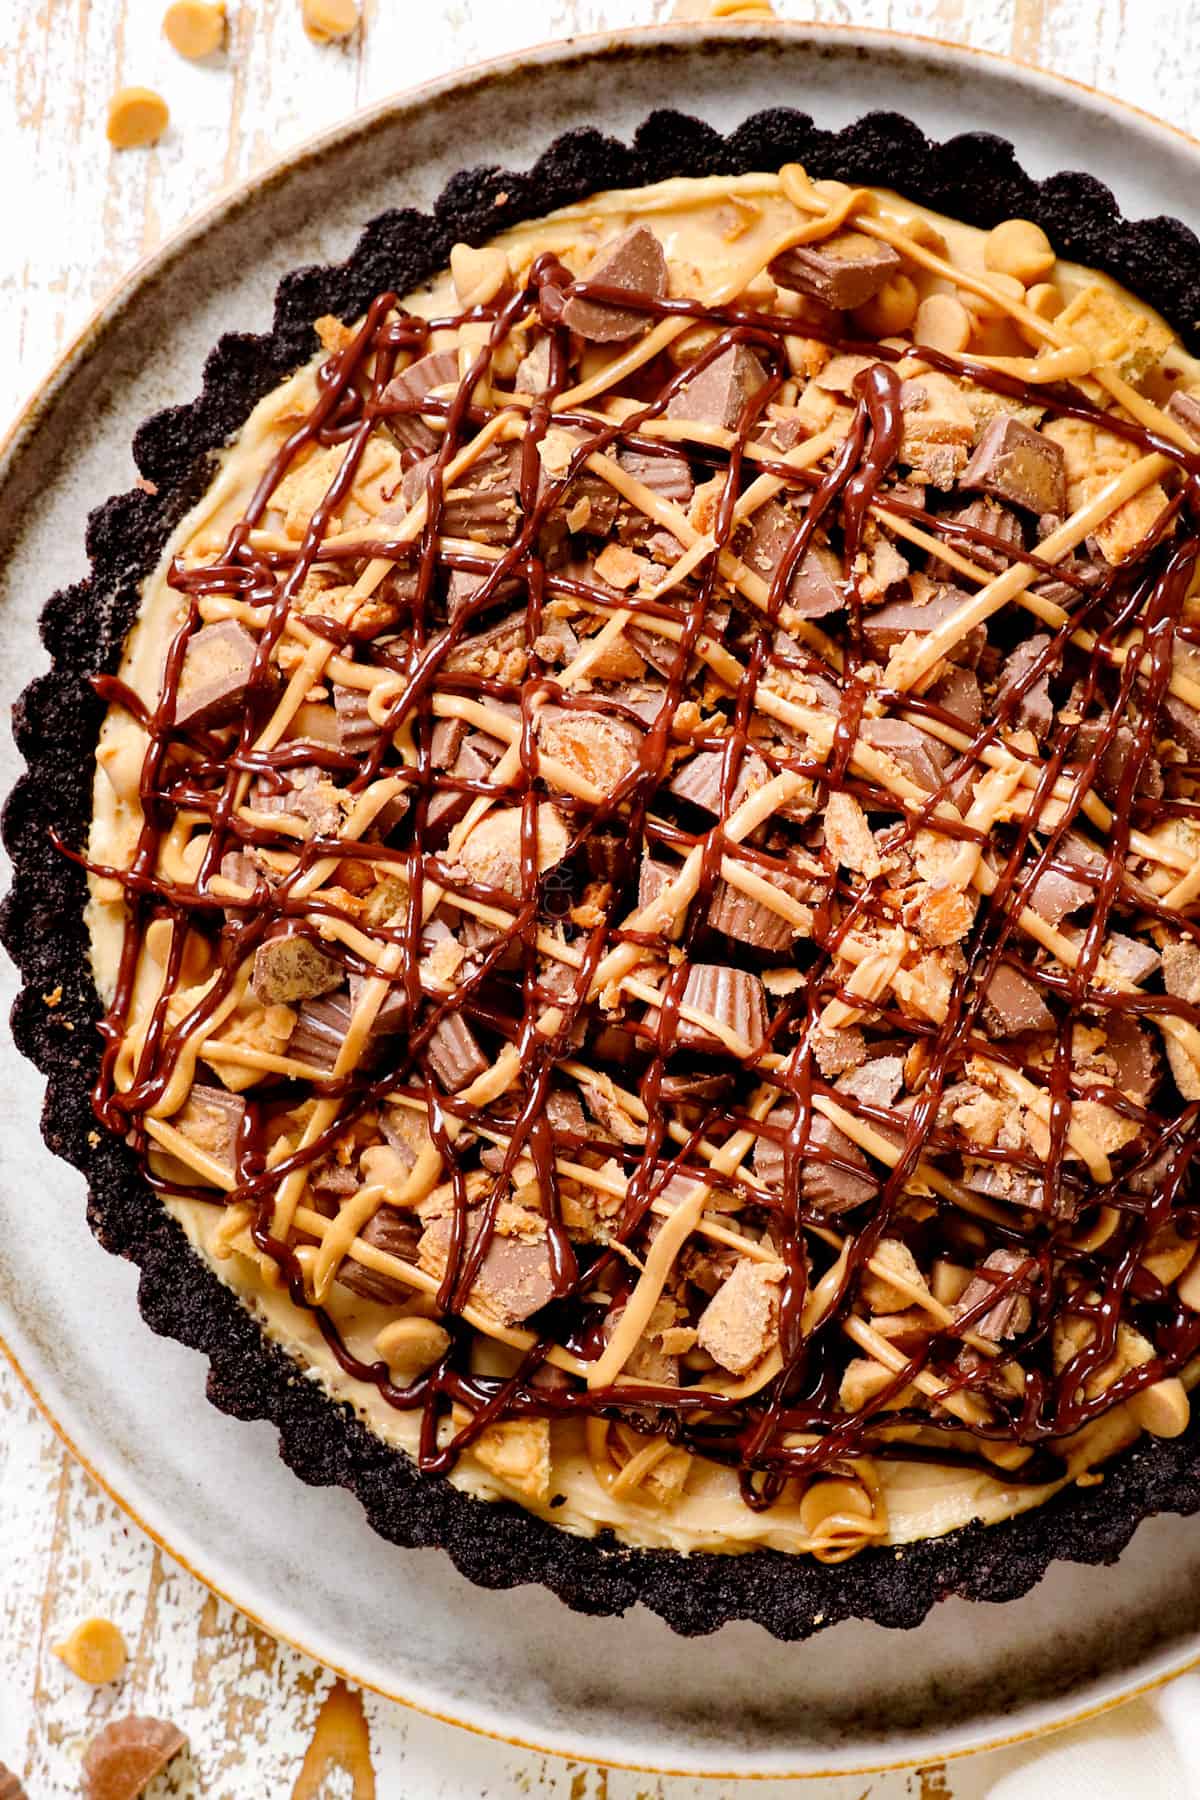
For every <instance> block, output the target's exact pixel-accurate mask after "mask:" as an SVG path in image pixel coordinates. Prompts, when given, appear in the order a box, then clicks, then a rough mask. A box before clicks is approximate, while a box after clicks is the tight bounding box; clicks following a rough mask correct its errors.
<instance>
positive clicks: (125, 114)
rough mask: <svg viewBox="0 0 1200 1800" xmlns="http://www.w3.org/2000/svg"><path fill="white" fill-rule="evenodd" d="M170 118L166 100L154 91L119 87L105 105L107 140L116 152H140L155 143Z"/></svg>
mask: <svg viewBox="0 0 1200 1800" xmlns="http://www.w3.org/2000/svg"><path fill="white" fill-rule="evenodd" d="M170 118H171V113H170V109H169V108H168V106H167V103H166V101H165V100H164V99H163V97H162V95H161V94H156V93H155V92H154V89H153V88H144V87H127V88H121V89H120V90H119V91H118V92H117V93H115V94H114V95H113V97H112V99H111V100H110V101H109V103H108V141H109V143H110V144H111V145H112V146H113V148H114V149H115V150H140V149H141V148H142V147H143V146H144V145H146V144H156V143H157V142H158V140H159V138H160V137H161V136H162V134H163V132H164V131H165V130H166V129H167V125H168V124H169V122H170Z"/></svg>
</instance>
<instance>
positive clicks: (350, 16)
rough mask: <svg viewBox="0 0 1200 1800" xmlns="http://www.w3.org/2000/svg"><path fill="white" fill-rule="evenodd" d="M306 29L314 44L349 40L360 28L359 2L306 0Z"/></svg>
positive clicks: (349, 0) (304, 9) (353, 0)
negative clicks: (358, 27) (343, 39)
mask: <svg viewBox="0 0 1200 1800" xmlns="http://www.w3.org/2000/svg"><path fill="white" fill-rule="evenodd" d="M303 14H304V29H305V31H307V33H308V35H309V37H310V38H311V39H312V40H313V43H314V44H333V43H337V42H338V41H339V40H340V39H341V38H348V37H350V36H351V35H352V33H353V32H354V31H355V30H356V29H357V26H358V0H304V6H303Z"/></svg>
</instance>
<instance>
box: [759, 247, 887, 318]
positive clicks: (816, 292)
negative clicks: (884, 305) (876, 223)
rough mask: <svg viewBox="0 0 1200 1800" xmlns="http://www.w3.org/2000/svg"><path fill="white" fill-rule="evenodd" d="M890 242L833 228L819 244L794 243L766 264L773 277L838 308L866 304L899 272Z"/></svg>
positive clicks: (812, 297)
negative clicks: (835, 230) (884, 242)
mask: <svg viewBox="0 0 1200 1800" xmlns="http://www.w3.org/2000/svg"><path fill="white" fill-rule="evenodd" d="M900 267H901V263H900V258H899V257H898V256H897V254H896V252H895V251H894V250H893V249H892V247H891V245H890V244H883V243H880V241H879V240H878V238H873V237H868V236H867V235H866V233H865V232H862V231H838V232H835V233H834V235H833V236H832V237H828V238H824V239H823V240H822V241H821V242H820V243H819V244H797V245H795V246H794V248H792V249H791V250H784V251H783V252H782V254H781V255H779V256H777V257H775V258H774V259H773V260H772V262H771V263H770V264H769V265H768V272H769V274H770V276H771V279H772V281H775V282H777V283H778V284H779V286H780V287H783V288H791V289H792V290H793V292H795V293H798V294H807V295H808V296H809V297H810V298H811V299H813V300H819V301H820V302H821V304H822V306H830V307H832V308H833V309H834V310H835V311H837V312H849V311H851V310H852V309H853V308H854V307H856V306H865V305H866V303H867V301H868V300H870V299H873V298H874V296H875V295H876V294H877V293H878V292H879V290H880V288H881V287H882V286H883V285H884V283H885V282H887V281H890V280H891V278H892V276H893V275H897V274H899V272H900Z"/></svg>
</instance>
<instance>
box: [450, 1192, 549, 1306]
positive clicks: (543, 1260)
mask: <svg viewBox="0 0 1200 1800" xmlns="http://www.w3.org/2000/svg"><path fill="white" fill-rule="evenodd" d="M482 1220H483V1212H482V1210H480V1209H473V1210H471V1211H470V1212H468V1214H467V1219H466V1233H465V1237H464V1240H463V1256H462V1258H461V1259H460V1267H461V1265H462V1262H465V1260H466V1258H467V1257H468V1256H469V1255H470V1254H471V1251H472V1248H473V1246H474V1244H475V1241H476V1239H477V1237H478V1234H479V1227H480V1224H481V1222H482ZM452 1224H453V1221H452V1220H451V1219H449V1218H441V1219H434V1220H433V1221H432V1222H431V1223H430V1224H429V1225H428V1226H427V1227H426V1230H425V1233H424V1236H423V1237H422V1238H421V1244H420V1254H421V1264H422V1267H424V1268H431V1269H433V1270H436V1271H437V1272H438V1273H440V1272H441V1271H442V1270H443V1269H444V1268H445V1265H446V1256H447V1252H448V1249H449V1245H450V1231H451V1227H452ZM553 1294H554V1278H553V1275H552V1273H551V1269H550V1250H549V1245H548V1243H547V1240H546V1226H545V1221H544V1220H543V1219H541V1218H540V1217H538V1216H537V1215H536V1214H534V1213H530V1212H527V1211H525V1209H524V1208H522V1207H517V1206H508V1205H502V1206H501V1207H500V1209H499V1213H498V1216H497V1220H496V1229H495V1230H494V1231H493V1233H492V1235H491V1239H490V1241H489V1243H488V1247H487V1250H486V1252H485V1254H484V1258H483V1261H482V1263H481V1264H480V1265H479V1273H478V1274H477V1275H476V1277H475V1280H474V1282H473V1284H472V1287H471V1291H470V1294H469V1295H468V1301H469V1303H470V1304H471V1305H474V1306H478V1307H480V1308H481V1309H482V1310H484V1311H486V1312H489V1313H492V1314H493V1315H495V1316H496V1317H497V1318H499V1320H500V1322H501V1323H502V1324H504V1325H520V1324H522V1323H523V1322H524V1321H525V1320H526V1319H528V1318H530V1317H531V1316H532V1314H534V1313H535V1312H539V1311H540V1310H541V1308H542V1307H543V1306H545V1304H546V1302H547V1301H548V1300H550V1299H551V1298H552V1297H553Z"/></svg>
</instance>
